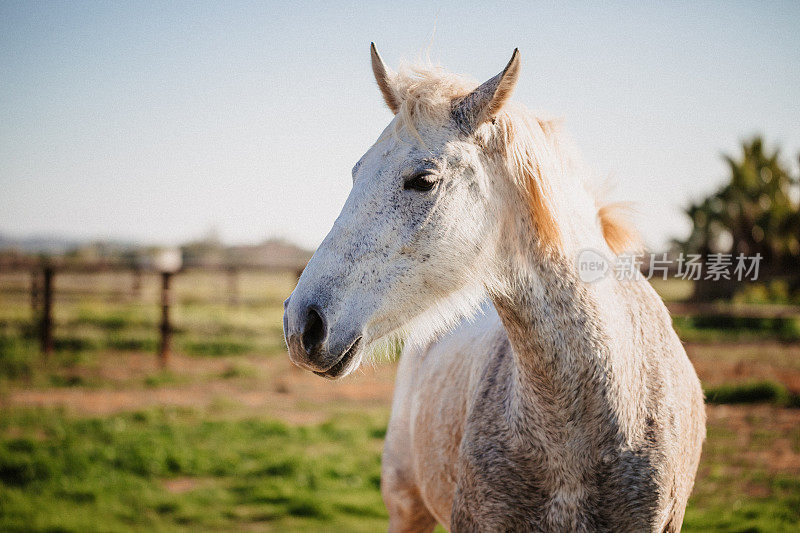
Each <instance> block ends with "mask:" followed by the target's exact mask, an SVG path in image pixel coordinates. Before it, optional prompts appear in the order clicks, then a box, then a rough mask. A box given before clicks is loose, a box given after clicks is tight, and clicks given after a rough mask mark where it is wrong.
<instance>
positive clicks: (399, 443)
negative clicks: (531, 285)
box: [383, 308, 505, 527]
mask: <svg viewBox="0 0 800 533" xmlns="http://www.w3.org/2000/svg"><path fill="white" fill-rule="evenodd" d="M497 335H505V333H504V331H503V329H502V325H501V324H500V321H499V318H498V317H497V314H496V312H495V311H494V308H489V309H486V310H485V314H484V315H481V316H479V317H478V318H477V319H476V320H474V321H467V320H465V321H463V322H462V323H461V324H460V325H459V326H458V327H457V328H456V329H454V330H453V331H452V332H450V333H449V334H447V335H445V336H444V337H442V338H441V339H439V340H438V341H436V342H433V343H431V344H429V345H428V346H426V347H424V348H422V349H419V348H411V349H405V350H404V351H403V354H402V356H401V360H400V364H399V366H398V375H397V381H396V385H395V396H394V402H393V406H392V416H391V420H390V422H389V429H388V431H387V435H386V444H385V446H384V459H383V460H384V466H383V469H384V476H386V475H389V476H391V478H392V480H393V481H392V482H391V483H386V484H385V485H384V498H385V499H386V498H387V496H388V497H389V498H391V497H393V496H392V495H387V494H386V492H387V491H391V492H394V493H395V494H396V495H401V494H403V493H404V491H408V490H412V493H414V492H416V493H417V494H418V495H419V497H420V499H421V500H422V501H424V503H425V505H426V507H427V508H428V509H429V511H430V512H431V514H432V515H433V516H434V517H435V518H436V520H437V521H438V522H439V523H441V524H443V525H444V526H445V527H447V526H448V524H449V522H450V512H451V508H452V504H453V495H454V492H455V488H456V466H457V461H458V453H459V448H460V445H461V437H462V435H463V432H464V424H465V421H466V418H467V409H468V403H469V400H470V398H471V396H472V394H473V391H474V389H475V385H476V383H477V381H478V379H479V378H480V373H481V370H482V367H483V366H484V364H485V363H484V362H485V361H486V359H487V358H488V357H489V356H490V354H489V351H491V350H492V349H493V348H494V345H495V344H496V343H493V342H492V341H491V339H492V338H494V337H496V336H497ZM388 484H391V485H393V488H391V489H390V487H387V486H386V485H388ZM409 485H411V486H413V488H412V489H409V488H408V487H409Z"/></svg>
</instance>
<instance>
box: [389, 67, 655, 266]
mask: <svg viewBox="0 0 800 533" xmlns="http://www.w3.org/2000/svg"><path fill="white" fill-rule="evenodd" d="M390 85H391V87H392V90H393V94H392V95H391V96H392V97H393V99H394V102H396V103H397V116H398V120H397V122H396V123H395V130H394V133H397V132H398V130H400V129H402V130H405V131H406V132H407V133H408V134H410V135H411V136H413V137H414V138H415V139H416V140H417V141H418V142H420V143H421V144H422V146H423V147H424V142H423V140H422V137H421V136H420V134H419V130H420V129H423V128H431V127H433V128H436V127H442V126H445V125H447V124H448V123H449V122H450V121H451V120H452V111H453V106H454V105H455V104H456V103H458V102H459V101H461V100H462V99H463V98H464V97H466V96H467V95H468V94H470V92H472V91H473V90H474V89H475V88H476V87H477V85H478V84H477V83H476V82H474V81H473V80H471V79H469V78H467V77H464V76H461V75H458V74H453V73H450V72H447V71H445V70H444V69H442V68H440V67H434V66H430V65H427V66H420V65H405V66H403V67H401V68H400V69H399V71H398V72H397V73H393V78H392V80H391V84H390ZM492 122H493V123H492V124H491V125H490V126H489V127H482V128H479V129H478V130H477V131H476V132H475V133H474V134H475V136H476V138H478V139H479V140H480V141H481V143H482V145H483V146H484V147H485V148H486V149H487V151H488V152H489V154H490V155H492V156H495V157H499V158H501V159H502V160H504V163H505V166H506V168H508V169H509V170H510V171H511V173H512V179H513V180H514V182H515V183H516V185H517V186H519V187H520V190H521V192H522V193H523V194H524V195H525V197H526V198H527V201H528V205H529V210H530V216H531V220H532V222H533V224H534V225H535V227H536V231H537V238H538V240H539V243H540V244H541V245H542V247H543V249H545V250H548V251H557V250H558V249H559V248H560V245H561V241H562V236H561V231H560V228H559V224H558V219H557V216H556V210H555V207H554V201H555V199H554V198H553V191H552V187H551V180H552V179H554V178H555V177H556V176H558V175H562V174H564V173H565V172H567V171H569V170H570V169H571V167H572V165H573V156H572V154H571V148H570V147H569V146H568V145H567V144H566V143H564V142H563V135H562V133H561V127H560V121H559V120H543V119H540V118H537V117H536V116H535V115H534V114H533V113H532V112H531V111H529V110H528V109H526V108H525V107H524V106H521V105H519V104H514V103H509V104H508V105H506V106H505V107H504V108H503V109H502V110H501V111H500V112H499V113H498V114H497V115H496V116H495V118H494V120H493V121H492ZM595 203H596V206H597V220H598V224H599V226H600V229H601V231H602V234H603V237H604V238H605V240H606V243H607V244H608V246H609V248H610V249H611V251H612V252H613V253H615V254H619V253H621V252H623V251H625V250H631V249H636V248H638V246H639V244H638V243H639V237H638V234H637V232H636V230H635V229H634V227H633V225H632V223H631V222H630V217H629V211H630V209H629V206H628V205H627V204H624V203H606V202H603V201H601V200H600V198H599V195H595Z"/></svg>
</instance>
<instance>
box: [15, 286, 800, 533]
mask: <svg viewBox="0 0 800 533" xmlns="http://www.w3.org/2000/svg"><path fill="white" fill-rule="evenodd" d="M27 283H28V281H27V279H26V278H25V277H24V276H21V275H20V276H17V275H14V276H12V275H5V276H0V289H2V291H0V407H2V409H0V530H3V531H131V530H143V531H144V530H146V531H153V530H155V531H159V530H163V531H174V530H177V531H181V530H186V531H189V530H191V531H196V530H258V531H380V530H383V529H385V528H386V511H385V509H384V507H383V503H382V501H381V498H380V493H379V483H380V450H381V446H382V440H383V437H384V434H385V428H386V421H387V419H388V413H389V404H390V400H391V394H392V383H393V377H394V369H395V367H394V363H391V362H383V363H378V364H376V365H375V366H374V367H366V368H364V370H363V371H362V372H360V373H358V374H357V375H356V376H354V377H352V378H348V379H347V380H345V381H343V382H335V383H330V382H327V381H323V380H321V379H319V378H317V377H315V376H312V375H308V374H307V373H303V372H301V371H299V370H296V369H294V367H292V366H291V365H290V364H289V363H288V361H287V358H286V355H285V352H284V348H283V343H282V338H281V321H280V317H281V302H282V300H283V299H284V298H285V296H286V295H287V294H288V292H289V291H290V290H291V287H292V284H293V278H292V277H291V276H285V277H281V276H265V275H256V274H250V275H243V276H242V279H241V280H240V287H241V290H242V295H243V297H242V299H241V302H240V304H239V305H237V306H235V307H231V306H228V305H227V304H226V302H227V297H226V295H225V292H224V289H225V287H226V284H225V279H224V277H223V276H215V275H213V274H208V275H206V274H191V275H186V276H179V277H178V278H176V299H177V303H178V304H177V305H176V307H175V317H176V324H177V327H178V331H177V333H176V336H175V348H176V354H175V356H174V357H173V359H172V360H171V362H170V367H169V369H167V370H161V369H159V368H158V366H157V364H156V358H155V355H154V351H155V348H156V344H157V327H156V324H157V321H158V306H157V291H156V285H155V283H156V280H155V278H152V279H151V278H147V279H146V280H145V286H144V290H143V293H142V294H141V296H140V297H139V298H137V299H134V298H132V297H130V295H129V294H128V292H129V291H128V289H129V286H130V280H129V279H127V278H126V277H124V276H121V275H102V276H99V277H97V276H94V277H91V278H90V277H87V276H77V275H72V276H63V277H59V278H57V280H56V288H57V291H59V292H58V294H60V295H61V296H60V297H59V299H57V301H56V307H55V311H56V312H55V317H56V322H57V328H56V340H57V350H56V353H55V354H54V356H53V357H52V358H51V360H49V361H48V362H46V363H45V362H43V361H41V360H40V358H39V356H38V352H37V345H36V341H35V331H34V329H33V328H32V327H31V318H32V315H31V307H30V301H29V297H28V295H27V293H26V290H27V289H26V287H27ZM89 289H91V290H92V291H105V293H106V294H107V295H110V296H111V297H108V296H106V297H102V296H98V295H90V294H86V291H87V290H89ZM684 290H685V288H683V287H666V288H664V291H665V293H666V292H669V291H672V292H671V294H679V293H681V291H684ZM676 327H677V328H678V331H679V333H680V334H681V336H682V337H683V338H684V339H685V340H686V341H687V352H688V353H689V356H690V357H691V359H692V361H693V362H694V364H695V366H696V368H697V370H698V373H699V374H700V376H701V380H702V381H703V385H704V387H705V389H706V391H707V395H708V399H709V405H708V417H709V424H708V440H707V442H706V445H705V447H704V452H703V459H702V463H701V467H700V471H699V476H698V481H697V484H696V486H695V491H694V494H693V496H692V500H691V502H690V505H689V508H688V510H687V514H686V522H685V526H684V530H685V531H728V532H755V531H765V532H766V531H797V530H798V528H800V409H798V408H797V405H798V402H797V398H798V396H797V394H798V392H800V344H799V343H798V342H797V337H795V336H794V335H795V333H794V332H796V331H797V324H796V322H794V321H793V320H783V321H780V322H779V323H774V322H769V321H767V322H763V321H761V322H759V321H756V322H748V321H743V322H733V323H725V322H724V321H723V322H720V321H719V320H705V321H704V320H703V319H702V318H701V319H699V320H698V319H696V318H691V317H690V318H677V319H676Z"/></svg>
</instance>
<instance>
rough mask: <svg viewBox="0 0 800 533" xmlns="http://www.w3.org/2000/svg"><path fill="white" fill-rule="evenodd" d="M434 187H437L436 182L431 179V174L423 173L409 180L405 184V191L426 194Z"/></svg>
mask: <svg viewBox="0 0 800 533" xmlns="http://www.w3.org/2000/svg"><path fill="white" fill-rule="evenodd" d="M434 185H436V180H435V179H433V178H432V177H431V175H430V173H429V172H421V173H419V174H415V175H413V176H411V177H410V178H409V179H407V180H406V182H405V183H404V184H403V189H405V190H406V191H408V190H414V191H421V192H426V191H429V190H431V189H433V186H434Z"/></svg>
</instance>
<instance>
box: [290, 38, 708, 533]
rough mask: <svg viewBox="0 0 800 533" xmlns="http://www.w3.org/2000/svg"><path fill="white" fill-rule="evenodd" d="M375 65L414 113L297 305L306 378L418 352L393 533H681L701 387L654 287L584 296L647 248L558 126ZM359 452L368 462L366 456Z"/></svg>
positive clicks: (695, 453)
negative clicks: (600, 271)
mask: <svg viewBox="0 0 800 533" xmlns="http://www.w3.org/2000/svg"><path fill="white" fill-rule="evenodd" d="M372 68H373V72H374V74H375V77H376V80H377V82H378V87H379V88H380V91H381V93H382V94H383V97H384V100H385V102H386V104H387V105H388V106H389V108H390V109H391V111H392V112H393V113H394V114H395V117H394V119H393V120H392V122H391V123H390V124H389V126H388V127H387V128H386V130H384V132H383V133H382V134H381V136H380V137H379V138H378V140H377V141H376V143H375V144H374V145H373V146H372V147H371V148H370V149H369V150H368V151H367V152H366V154H364V156H363V157H362V158H361V160H360V161H359V162H358V163H357V164H356V165H355V167H354V168H353V187H352V191H351V193H350V196H349V197H348V199H347V202H346V203H345V205H344V207H343V208H342V212H341V214H340V215H339V217H338V218H337V220H336V222H335V223H334V225H333V228H332V229H331V231H330V233H329V234H328V235H327V237H326V238H325V240H324V241H323V242H322V244H321V245H320V247H319V249H318V250H317V252H316V253H315V254H314V257H313V258H312V259H311V261H310V262H309V264H308V266H307V267H306V269H305V271H304V272H303V275H302V276H301V278H300V281H299V282H298V284H297V287H296V288H295V290H294V292H293V293H292V295H291V297H290V298H289V299H288V300H287V301H286V303H285V314H284V331H285V335H286V340H287V344H288V346H289V354H290V357H291V359H292V361H294V362H295V363H296V364H297V365H299V366H301V367H304V368H307V369H309V370H311V371H313V372H315V373H317V374H319V375H321V376H325V377H327V378H331V379H335V378H339V377H341V376H344V375H347V374H348V373H350V372H352V371H353V370H354V369H355V368H357V367H358V366H359V364H360V362H361V360H362V358H363V357H364V356H365V354H367V353H369V351H370V350H371V349H372V347H374V346H375V345H376V344H379V343H381V342H383V341H385V340H386V339H392V338H403V339H405V349H404V351H403V353H402V356H401V359H400V363H399V368H398V376H397V385H396V390H395V398H394V404H393V407H392V418H391V421H390V423H389V428H388V432H387V436H386V444H385V449H384V455H383V475H382V481H381V484H382V492H383V496H384V500H385V502H386V505H387V508H388V510H389V516H390V522H389V529H390V531H415V532H416V531H432V530H433V528H434V526H435V524H436V522H439V523H441V524H442V525H443V526H444V527H445V528H447V529H448V530H451V531H467V532H472V531H559V532H560V531H678V530H680V527H681V523H682V520H683V515H684V510H685V507H686V501H687V499H688V498H689V494H690V492H691V490H692V485H693V483H694V477H695V472H696V470H697V465H698V461H699V458H700V450H701V447H702V442H703V439H704V436H705V411H704V405H703V396H702V391H701V388H700V383H699V381H698V379H697V376H696V374H695V372H694V369H693V368H692V365H691V363H690V362H689V360H688V358H687V357H686V354H685V352H684V350H683V347H682V345H681V343H680V341H679V340H678V337H677V336H676V334H675V332H674V330H673V328H672V322H671V320H670V317H669V314H668V313H667V310H666V308H665V307H664V305H663V303H662V302H661V299H660V298H659V297H658V295H657V294H656V293H655V291H654V290H653V289H652V288H651V287H650V285H649V284H648V283H647V282H646V281H645V280H643V279H641V277H640V276H637V277H636V279H633V280H618V279H615V277H614V276H605V277H603V278H602V279H600V280H598V281H596V282H594V283H586V282H583V281H581V279H580V277H579V275H578V270H577V266H576V258H577V257H578V254H579V253H580V252H581V251H582V250H586V249H591V250H595V251H597V253H600V254H603V255H605V256H606V257H612V258H613V257H616V255H617V254H619V253H620V252H621V251H623V250H625V249H626V247H628V246H630V245H632V241H633V236H634V234H633V232H632V231H631V230H630V228H629V227H628V225H627V223H626V221H625V218H624V217H623V216H622V215H621V214H620V210H619V209H618V206H614V205H600V204H599V203H598V202H596V199H595V195H593V194H592V193H591V192H590V190H589V187H590V184H589V178H590V177H591V176H590V174H589V172H587V171H586V170H585V169H584V168H583V167H581V166H580V165H579V164H578V163H577V162H576V158H575V157H574V156H573V155H572V154H571V153H570V151H569V150H568V149H567V148H566V145H565V143H564V142H563V141H562V139H563V135H562V134H561V132H560V128H559V125H558V124H556V123H554V122H552V121H547V120H542V119H538V118H536V117H535V116H534V115H533V114H531V113H530V112H529V111H527V110H526V109H524V108H522V107H520V106H518V105H515V104H513V103H511V102H509V101H508V100H509V97H510V96H511V93H512V91H513V89H514V86H515V85H516V83H517V81H518V78H519V74H520V56H519V53H518V52H517V51H516V50H515V51H514V54H513V56H512V58H511V61H510V62H509V63H508V65H507V66H506V68H505V69H504V70H503V71H502V72H501V73H500V74H498V75H497V76H495V77H494V78H492V79H490V80H489V81H487V82H486V83H484V84H482V85H480V86H478V87H477V88H476V87H475V84H471V83H470V82H468V81H466V80H464V79H463V78H461V77H458V76H455V75H453V74H449V73H446V72H444V71H442V70H440V69H432V68H428V69H419V68H417V69H407V70H405V71H401V72H394V71H391V70H390V69H388V68H387V67H386V66H385V65H384V63H383V61H382V60H381V58H380V57H379V56H378V54H377V52H376V51H375V48H374V46H373V48H372ZM354 453H357V451H355V450H354Z"/></svg>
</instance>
